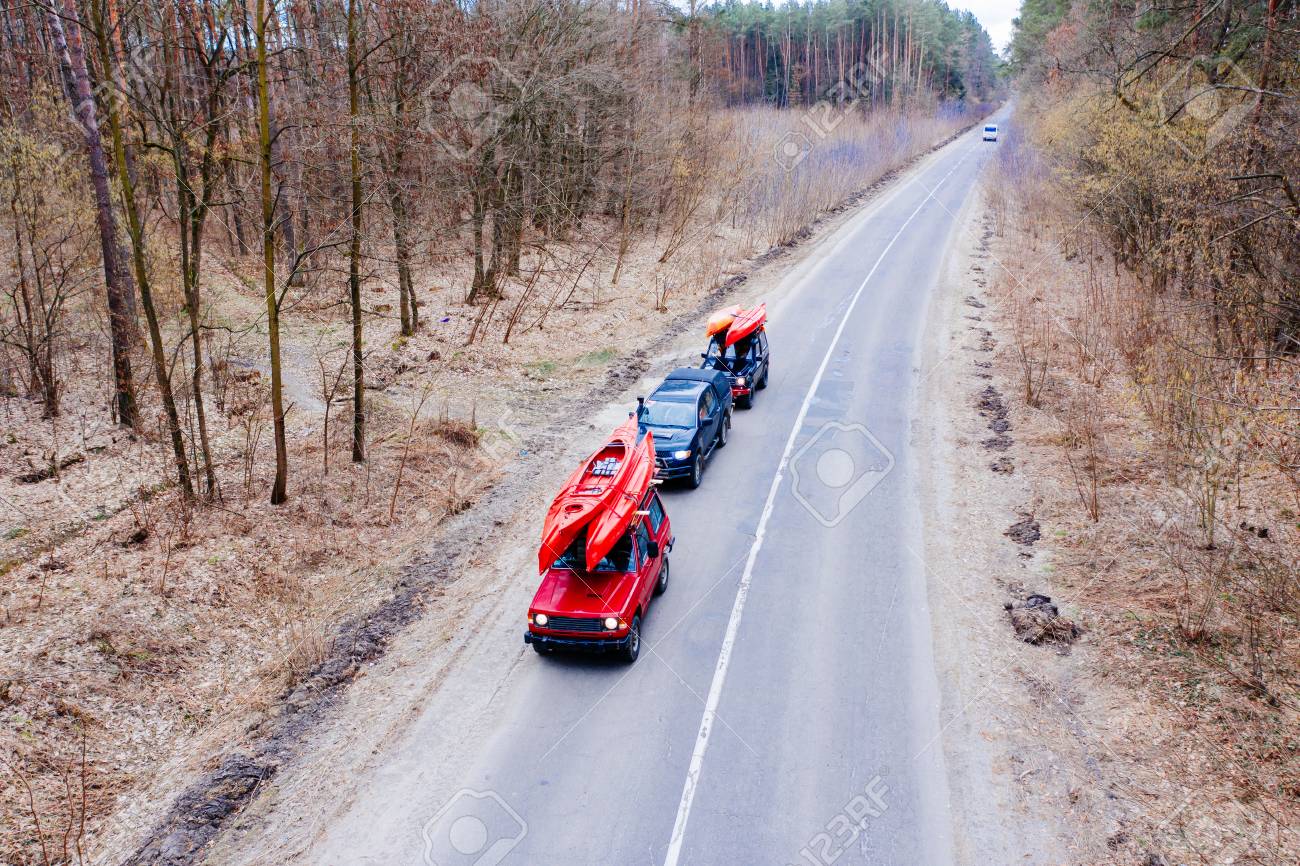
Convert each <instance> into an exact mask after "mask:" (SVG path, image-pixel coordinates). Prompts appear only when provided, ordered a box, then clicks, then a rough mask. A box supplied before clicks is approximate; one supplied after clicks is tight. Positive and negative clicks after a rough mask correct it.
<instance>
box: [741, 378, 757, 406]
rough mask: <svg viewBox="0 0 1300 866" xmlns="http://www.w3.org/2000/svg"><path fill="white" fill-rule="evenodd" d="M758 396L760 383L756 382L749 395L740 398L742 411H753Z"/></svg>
mask: <svg viewBox="0 0 1300 866" xmlns="http://www.w3.org/2000/svg"><path fill="white" fill-rule="evenodd" d="M757 395H758V383H757V382H755V383H754V387H753V388H751V389H750V391H749V393H748V394H746V395H745V396H744V397H741V398H740V407H741V408H742V409H753V408H754V397H755V396H757Z"/></svg>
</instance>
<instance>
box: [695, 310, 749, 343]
mask: <svg viewBox="0 0 1300 866" xmlns="http://www.w3.org/2000/svg"><path fill="white" fill-rule="evenodd" d="M739 314H740V307H723V308H722V309H721V310H718V311H717V312H716V313H714V314H713V315H712V316H709V324H708V325H706V326H705V328H704V335H705V336H706V337H712V336H713V335H714V334H717V333H719V332H721V331H725V330H727V328H730V327H731V323H732V322H734V321H735V320H736V316H738V315H739Z"/></svg>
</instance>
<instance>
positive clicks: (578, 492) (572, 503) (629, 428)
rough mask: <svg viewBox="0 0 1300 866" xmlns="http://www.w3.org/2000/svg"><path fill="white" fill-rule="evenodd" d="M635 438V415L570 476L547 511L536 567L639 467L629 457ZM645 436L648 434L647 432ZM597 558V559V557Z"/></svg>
mask: <svg viewBox="0 0 1300 866" xmlns="http://www.w3.org/2000/svg"><path fill="white" fill-rule="evenodd" d="M636 438H637V423H636V419H635V418H629V419H628V420H627V423H626V424H623V425H622V426H620V427H618V428H617V429H615V430H614V432H613V433H612V434H611V435H610V439H609V441H608V442H606V443H605V444H604V445H603V446H601V447H600V449H599V450H597V451H596V453H595V454H592V455H591V456H590V457H588V458H587V459H586V460H585V461H583V464H582V465H581V466H579V467H578V469H577V471H575V472H574V473H573V474H572V475H570V476H569V480H568V481H566V482H565V483H564V487H563V488H561V489H560V493H559V495H557V496H556V497H555V501H554V502H552V503H551V507H550V508H549V509H548V510H547V512H546V522H545V523H544V524H543V525H542V546H541V547H540V548H539V549H538V552H537V568H538V571H546V569H548V568H550V567H551V564H552V563H554V562H555V560H557V559H559V558H560V556H561V554H563V553H564V551H566V550H568V549H569V545H570V544H572V543H573V541H574V539H576V538H577V537H578V535H579V534H580V533H581V532H582V530H583V529H584V528H585V527H586V526H587V524H588V523H590V522H591V521H592V520H593V518H595V517H597V516H598V515H600V514H601V513H602V512H603V511H604V509H605V508H606V507H607V506H608V505H609V504H610V502H611V501H613V500H614V499H615V498H616V496H617V495H618V494H619V493H620V492H621V491H622V490H624V489H626V487H627V478H628V476H629V475H630V474H632V473H633V472H634V471H636V472H638V473H639V472H640V471H641V470H640V469H638V466H639V463H638V460H637V459H632V457H633V455H634V454H635V453H636V452H637V451H638V447H637V441H636ZM646 438H647V439H648V438H649V435H648V434H647V436H646ZM650 465H651V468H652V469H653V467H654V452H653V451H651V452H650ZM616 540H617V539H616ZM588 550H590V546H589V547H588ZM608 552H609V551H608V550H606V551H605V553H608ZM605 553H602V554H601V557H603V556H604V555H605ZM596 561H597V562H599V561H600V558H599V557H598V558H597V559H596Z"/></svg>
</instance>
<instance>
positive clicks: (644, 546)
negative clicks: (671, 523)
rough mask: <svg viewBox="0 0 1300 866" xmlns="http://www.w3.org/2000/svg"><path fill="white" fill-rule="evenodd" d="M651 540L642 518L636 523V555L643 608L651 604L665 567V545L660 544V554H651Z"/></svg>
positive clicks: (639, 591) (638, 594)
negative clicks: (656, 583)
mask: <svg viewBox="0 0 1300 866" xmlns="http://www.w3.org/2000/svg"><path fill="white" fill-rule="evenodd" d="M650 541H651V538H650V532H649V530H648V529H647V527H646V521H644V520H641V521H639V522H638V523H637V525H636V549H637V554H636V555H637V563H638V565H639V568H638V572H639V574H640V585H639V586H638V587H637V599H638V601H639V602H640V604H641V609H642V610H645V609H646V607H647V606H648V605H649V604H650V597H651V596H652V595H654V587H655V581H657V580H659V569H661V568H663V562H664V551H663V546H662V545H659V555H658V556H651V555H650Z"/></svg>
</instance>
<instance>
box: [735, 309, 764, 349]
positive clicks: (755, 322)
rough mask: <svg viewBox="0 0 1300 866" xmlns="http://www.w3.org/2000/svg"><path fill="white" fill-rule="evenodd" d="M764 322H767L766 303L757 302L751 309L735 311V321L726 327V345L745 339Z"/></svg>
mask: <svg viewBox="0 0 1300 866" xmlns="http://www.w3.org/2000/svg"><path fill="white" fill-rule="evenodd" d="M765 324H767V304H759V305H758V306H757V307H755V308H754V309H752V310H740V311H739V312H737V313H736V319H735V321H733V322H732V323H731V325H730V327H728V328H727V342H726V345H728V346H730V345H733V344H735V343H737V342H739V341H741V340H743V339H745V338H746V337H748V336H749V335H750V334H752V333H754V332H755V331H757V330H758V329H760V328H762V327H763V325H765Z"/></svg>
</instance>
